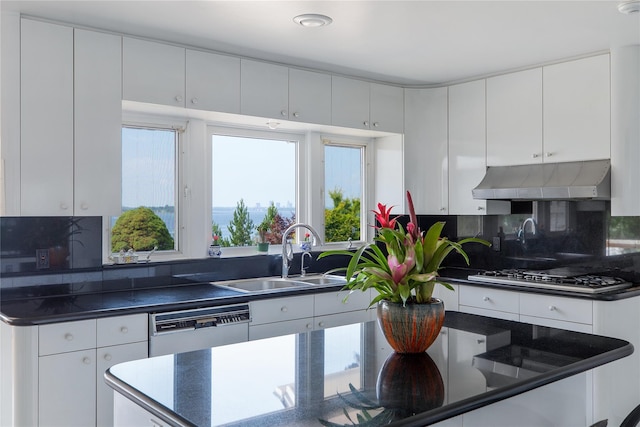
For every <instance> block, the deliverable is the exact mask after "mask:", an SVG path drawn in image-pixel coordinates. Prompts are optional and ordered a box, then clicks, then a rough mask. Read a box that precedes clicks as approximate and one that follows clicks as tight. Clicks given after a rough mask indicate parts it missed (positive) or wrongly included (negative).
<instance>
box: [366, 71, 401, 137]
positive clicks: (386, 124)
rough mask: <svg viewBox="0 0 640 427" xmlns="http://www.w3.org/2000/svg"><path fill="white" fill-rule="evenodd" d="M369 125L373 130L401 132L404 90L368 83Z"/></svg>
mask: <svg viewBox="0 0 640 427" xmlns="http://www.w3.org/2000/svg"><path fill="white" fill-rule="evenodd" d="M369 88H370V91H371V92H370V106H369V117H370V120H369V122H370V127H371V129H373V130H380V131H384V132H394V133H402V131H403V130H404V91H403V89H402V88H401V87H396V86H389V85H382V84H379V83H370V86H369Z"/></svg>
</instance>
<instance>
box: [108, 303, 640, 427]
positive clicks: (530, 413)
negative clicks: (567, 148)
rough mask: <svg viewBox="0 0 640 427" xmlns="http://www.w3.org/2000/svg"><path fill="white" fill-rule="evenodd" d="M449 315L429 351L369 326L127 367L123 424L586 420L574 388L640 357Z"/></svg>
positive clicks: (120, 372)
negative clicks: (406, 351) (391, 344)
mask: <svg viewBox="0 0 640 427" xmlns="http://www.w3.org/2000/svg"><path fill="white" fill-rule="evenodd" d="M445 319H446V320H445V327H444V328H443V331H442V334H441V335H440V337H439V339H438V340H437V341H436V342H435V343H434V345H432V347H431V348H430V349H429V350H428V351H427V353H425V354H422V355H412V356H400V355H397V354H395V353H393V352H392V351H391V350H390V349H389V348H388V346H387V344H386V342H385V341H384V339H383V338H382V337H381V335H380V334H379V331H378V328H377V325H376V324H375V323H374V322H365V323H361V324H354V325H346V326H341V327H338V328H330V329H326V330H320V331H311V332H307V333H301V334H294V335H286V336H280V337H274V338H269V339H263V340H257V341H250V342H243V343H239V344H233V345H227V346H221V347H216V348H212V349H207V350H200V351H194V352H187V353H179V354H173V355H166V356H159V357H153V358H150V359H143V360H137V361H132V362H126V363H123V364H119V365H116V366H113V367H111V368H110V369H109V370H108V371H107V372H106V374H105V380H106V382H107V384H108V385H109V386H111V387H112V388H113V389H114V390H115V391H116V393H115V396H116V398H115V413H114V421H115V425H116V426H117V425H149V426H151V425H175V426H219V425H238V426H239V425H251V426H278V425H282V426H285V425H286V426H293V425H296V426H297V425H304V426H307V425H322V423H323V422H330V423H336V424H338V425H343V424H351V422H350V421H349V418H350V419H351V420H354V421H356V420H358V417H359V416H365V415H364V411H366V412H367V413H368V414H369V415H370V416H372V417H376V419H377V420H378V421H380V422H381V424H388V423H392V424H393V425H403V426H423V425H427V424H433V423H436V422H441V421H444V422H452V424H451V425H462V423H463V420H464V424H465V425H466V424H467V423H468V422H470V423H469V425H472V424H474V423H476V421H477V422H478V423H480V422H489V423H492V424H489V425H562V426H571V425H576V426H578V425H581V426H584V425H586V420H585V415H584V414H585V412H586V411H585V406H586V405H587V398H586V395H584V394H582V393H575V390H580V388H575V387H576V384H584V382H585V381H586V378H585V374H584V372H586V371H587V370H589V369H592V368H594V367H597V366H600V365H603V364H607V363H610V362H613V363H615V360H617V359H620V358H623V357H625V356H627V355H629V354H631V353H632V352H633V346H632V345H631V344H629V343H628V342H626V341H623V340H619V339H613V338H607V337H602V336H597V335H592V334H584V333H579V332H572V331H566V330H562V329H556V328H549V327H544V326H537V325H531V324H527V323H520V322H513V321H505V320H499V319H493V318H488V317H484V316H477V315H471V314H464V313H458V312H447V314H446V317H445ZM527 401H528V402H529V403H530V404H526V402H527ZM533 402H535V403H533ZM511 403H513V404H511ZM523 403H524V404H523ZM363 407H365V408H366V409H365V410H363ZM523 408H524V409H523ZM487 409H488V410H487ZM474 417H475V418H474ZM492 417H493V418H492ZM550 417H555V418H550ZM474 420H475V421H474ZM496 422H498V423H499V424H495V423H496ZM514 422H516V424H514ZM523 423H524V424H523ZM325 425H327V424H325Z"/></svg>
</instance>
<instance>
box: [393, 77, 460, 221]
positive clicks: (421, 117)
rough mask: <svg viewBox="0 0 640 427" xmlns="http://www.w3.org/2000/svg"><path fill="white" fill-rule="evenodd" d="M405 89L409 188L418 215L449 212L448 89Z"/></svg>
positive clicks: (407, 178)
mask: <svg viewBox="0 0 640 427" xmlns="http://www.w3.org/2000/svg"><path fill="white" fill-rule="evenodd" d="M404 92H405V93H404V104H405V108H404V121H405V125H404V129H405V132H404V174H405V176H404V181H405V189H406V190H408V191H411V196H412V199H413V204H414V207H415V209H416V213H417V214H425V215H429V214H431V215H447V214H448V212H449V199H448V197H449V188H448V185H449V184H448V181H449V180H448V167H449V161H448V157H447V147H448V144H447V88H435V89H405V91H404Z"/></svg>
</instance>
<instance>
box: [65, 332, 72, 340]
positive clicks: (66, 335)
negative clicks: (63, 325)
mask: <svg viewBox="0 0 640 427" xmlns="http://www.w3.org/2000/svg"><path fill="white" fill-rule="evenodd" d="M64 339H65V340H67V341H73V334H68V333H67V334H64Z"/></svg>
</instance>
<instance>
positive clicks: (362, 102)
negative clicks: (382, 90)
mask: <svg viewBox="0 0 640 427" xmlns="http://www.w3.org/2000/svg"><path fill="white" fill-rule="evenodd" d="M331 80H332V81H331V124H333V125H336V126H344V127H349V128H354V129H369V83H368V82H365V81H362V80H356V79H350V78H347V77H339V76H333V77H332V79H331Z"/></svg>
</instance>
